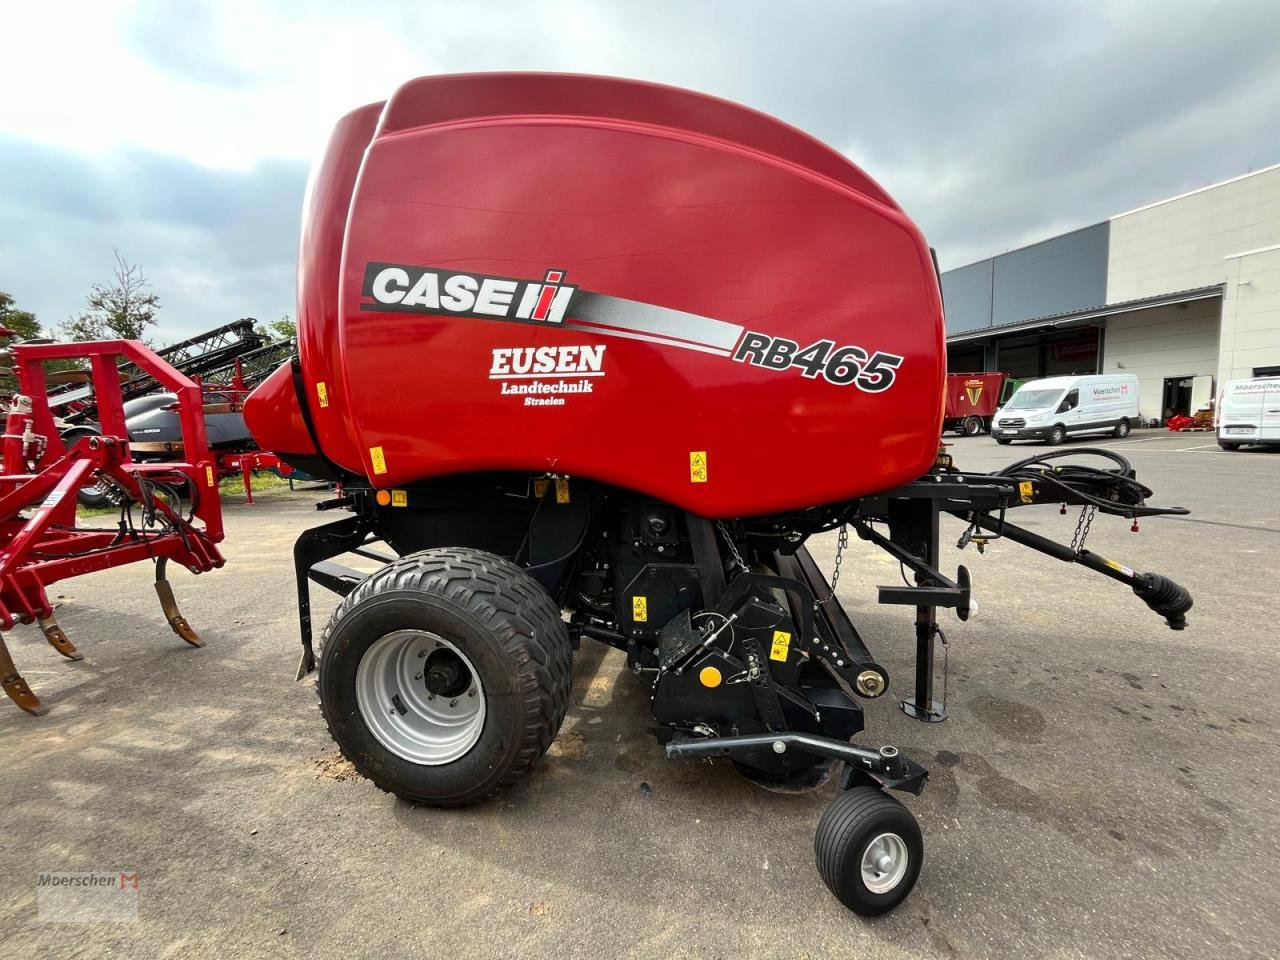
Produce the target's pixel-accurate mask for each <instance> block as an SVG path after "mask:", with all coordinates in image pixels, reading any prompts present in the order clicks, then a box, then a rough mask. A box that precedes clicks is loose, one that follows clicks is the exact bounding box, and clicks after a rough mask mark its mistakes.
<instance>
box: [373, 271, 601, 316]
mask: <svg viewBox="0 0 1280 960" xmlns="http://www.w3.org/2000/svg"><path fill="white" fill-rule="evenodd" d="M577 289H578V288H577V287H571V286H569V285H568V284H566V283H564V271H563V270H548V271H547V272H546V275H545V276H544V277H543V278H542V279H541V280H518V279H513V278H512V277H489V276H485V275H484V274H479V273H455V272H453V271H451V270H441V269H438V268H436V267H413V266H408V265H404V264H395V263H370V264H368V265H367V266H366V267H365V268H364V286H363V287H362V288H361V291H360V292H361V294H363V295H364V296H365V297H368V298H370V299H372V300H373V301H374V302H373V303H362V304H360V309H361V310H378V311H383V312H390V313H429V314H441V313H451V314H454V315H455V316H459V317H475V318H476V319H477V320H515V321H517V322H523V323H562V322H563V321H564V315H565V311H567V310H568V309H569V303H570V301H572V300H573V295H574V293H576V292H577Z"/></svg>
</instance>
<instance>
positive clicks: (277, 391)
mask: <svg viewBox="0 0 1280 960" xmlns="http://www.w3.org/2000/svg"><path fill="white" fill-rule="evenodd" d="M298 319H299V357H298V358H297V359H296V360H295V361H294V362H293V363H292V364H290V365H288V366H285V367H282V368H280V369H279V370H278V371H277V372H276V373H275V374H273V375H272V376H271V377H270V378H269V379H268V380H267V381H266V382H265V383H264V384H263V385H262V386H261V387H260V388H259V389H258V391H257V392H256V393H254V394H253V395H252V396H251V397H250V398H249V401H248V403H247V406H246V410H245V413H246V417H247V419H248V421H249V425H250V427H251V429H252V430H253V431H254V433H255V435H256V437H257V439H258V441H259V443H260V444H261V446H262V447H263V448H265V449H270V450H274V451H277V452H278V453H279V455H280V456H281V457H282V458H283V459H285V460H287V461H289V462H291V463H293V464H294V465H295V466H297V467H300V468H302V469H304V470H306V471H307V472H308V473H311V474H313V475H319V476H328V477H330V478H332V479H334V480H337V481H340V482H341V485H342V486H341V490H342V493H341V496H340V497H338V498H337V499H335V500H332V501H329V502H327V503H324V504H321V507H323V508H334V507H337V508H345V509H347V510H349V511H350V512H349V515H346V516H343V517H342V518H341V519H339V520H337V521H334V522H331V523H328V524H325V525H323V526H320V527H317V528H315V529H312V530H308V531H307V532H305V533H304V534H303V535H302V536H301V537H300V538H299V540H298V542H297V545H296V547H295V551H294V557H295V564H296V567H297V575H298V589H299V601H300V613H301V630H302V642H303V656H302V662H301V665H300V669H299V676H302V675H304V674H306V673H308V672H310V671H311V670H312V669H313V668H315V667H316V666H317V665H318V669H319V679H318V683H319V691H320V696H321V703H322V707H323V711H324V716H325V719H326V721H327V723H328V726H329V729H330V732H331V733H332V735H333V737H334V739H335V740H336V741H337V743H338V744H339V746H340V747H341V749H342V751H343V753H344V754H345V755H346V756H347V757H348V758H349V759H350V760H351V761H352V762H353V763H354V764H355V766H356V767H357V769H359V770H360V772H361V773H363V774H364V775H365V776H367V777H368V778H369V779H371V780H373V781H374V782H375V783H376V784H377V785H378V786H380V787H382V788H384V789H386V790H389V791H392V792H394V793H396V794H398V795H399V796H401V797H403V798H405V799H407V800H410V801H414V802H419V803H427V804H436V805H442V806H454V805H462V804H467V803H472V802H475V801H479V800H482V799H484V798H486V797H488V796H490V795H492V794H493V793H494V792H496V791H498V790H499V789H501V788H502V787H504V786H506V785H508V784H510V783H512V782H513V781H515V780H516V779H518V778H520V777H522V776H524V775H525V774H527V773H528V772H529V770H530V768H531V767H532V766H533V764H535V763H536V762H537V760H538V758H539V757H540V756H541V755H542V753H543V752H544V751H545V750H546V749H547V747H548V745H549V744H550V743H551V741H552V739H553V738H554V737H555V735H556V732H557V730H558V728H559V726H560V723H561V721H562V719H563V718H564V715H565V711H566V709H567V706H568V702H569V690H570V670H571V662H572V652H573V650H574V649H575V648H577V646H578V645H579V643H580V642H582V641H583V640H591V641H598V642H602V643H605V644H608V645H611V646H614V647H617V648H619V649H620V650H623V651H625V652H626V654H627V658H628V663H629V665H630V667H631V668H632V670H633V671H634V672H635V673H636V674H637V675H638V676H639V678H640V682H642V683H644V684H645V685H646V687H647V688H648V689H649V691H650V693H651V699H652V709H653V714H654V717H655V719H656V720H657V722H658V724H659V726H660V729H662V730H663V731H664V734H663V739H664V740H665V742H666V751H667V754H668V755H669V756H671V757H688V758H694V757H704V758H705V757H726V758H729V759H730V760H731V761H732V762H733V763H734V764H735V766H736V767H737V768H738V769H739V770H740V771H741V772H742V773H743V774H744V775H746V776H747V777H749V778H750V779H752V780H755V781H757V782H759V783H762V784H764V785H765V786H768V787H772V788H778V789H803V788H810V787H814V786H817V785H819V784H821V783H823V782H824V781H825V780H826V779H827V778H828V777H829V776H830V775H831V774H832V773H834V772H835V769H836V767H837V765H840V764H842V765H843V766H842V773H841V775H842V781H841V785H842V787H843V789H842V790H841V791H840V792H839V793H838V795H837V796H836V799H835V800H834V801H833V803H832V804H831V806H830V808H829V809H828V811H827V812H826V814H825V815H824V816H823V818H822V821H821V823H820V824H819V827H818V833H817V841H816V848H817V861H818V868H819V871H820V873H821V874H822V877H823V880H824V881H825V882H826V883H827V885H828V887H830V889H831V890H832V891H833V892H834V893H835V895H836V896H837V897H839V899H840V900H841V901H842V902H844V903H845V904H846V905H847V906H849V907H850V908H852V909H854V910H856V911H858V912H860V913H866V914H870V913H878V912H882V911H884V910H887V909H890V908H891V907H893V906H894V905H895V904H897V903H898V902H899V901H901V899H902V898H903V897H905V896H906V895H907V893H908V892H909V891H910V889H911V887H912V885H913V884H914V883H915V880H916V877H917V875H918V873H919V869H920V864H921V858H922V841H921V834H920V830H919V827H918V826H917V825H916V822H915V820H914V818H913V817H912V816H911V814H910V813H909V812H908V811H907V810H906V808H905V807H904V806H903V805H902V804H900V803H899V802H898V801H897V800H896V799H894V798H893V797H892V796H891V795H890V794H889V793H887V792H886V791H885V789H884V788H890V789H894V790H906V791H911V792H916V793H918V792H919V791H920V790H921V788H922V787H923V786H924V784H925V780H926V777H927V773H926V771H925V770H924V769H923V768H922V767H921V766H920V765H919V764H917V763H915V762H914V761H912V760H910V759H909V758H907V757H905V756H903V755H901V754H900V753H899V752H898V751H897V750H896V749H894V748H893V747H890V746H881V747H878V748H873V747H865V746H859V745H857V744H855V743H854V742H853V741H854V738H855V737H856V736H857V735H858V734H859V733H861V731H862V730H863V709H862V701H864V700H869V699H875V698H878V697H881V696H883V695H884V694H885V692H886V691H887V690H888V689H889V682H890V678H889V676H888V673H887V671H886V670H885V668H884V666H883V665H882V664H880V663H879V662H878V661H877V660H876V658H875V656H874V655H873V654H872V653H871V652H870V651H869V650H868V649H867V647H866V646H865V644H864V643H863V641H862V639H861V637H860V636H859V634H858V631H857V629H856V627H855V626H854V624H853V623H852V622H851V620H850V618H849V616H848V615H847V614H846V612H845V611H844V610H843V608H842V607H841V605H840V601H839V599H838V598H837V597H836V595H835V583H834V581H835V580H836V579H837V577H838V571H839V565H838V564H839V560H838V561H837V566H836V572H835V574H833V576H832V578H831V581H828V580H827V578H826V577H825V576H824V574H823V573H822V572H821V571H820V570H819V568H818V566H817V565H816V564H815V563H814V561H813V559H812V558H811V556H810V555H809V552H808V550H807V549H806V546H805V543H806V540H807V539H808V538H809V537H810V536H812V535H814V534H817V533H821V532H823V531H831V530H839V531H840V536H839V551H840V553H839V554H838V556H842V555H843V554H844V552H845V550H846V547H847V546H848V544H849V541H850V539H851V538H850V536H849V533H850V531H852V532H853V534H854V535H855V537H856V540H857V541H858V542H863V543H867V544H870V545H873V546H875V547H877V548H878V549H882V550H885V551H887V552H888V553H889V554H890V555H891V556H893V557H894V558H895V559H897V560H899V561H901V563H902V565H903V569H904V570H909V571H910V573H911V578H910V581H909V582H907V583H904V584H902V585H895V586H885V587H881V588H880V591H879V600H880V602H882V603H890V604H902V605H905V606H908V607H912V608H914V614H915V641H916V655H917V656H916V669H915V673H914V677H912V678H908V687H909V689H910V694H909V695H908V696H906V697H905V698H904V699H903V700H902V702H901V706H902V709H903V710H905V711H906V712H907V713H908V715H910V716H912V717H915V718H917V719H919V720H923V721H937V720H941V719H942V718H943V716H944V714H945V709H944V704H943V703H942V702H941V701H940V700H939V699H938V697H937V696H936V695H935V693H934V687H933V681H934V673H935V671H934V661H933V657H934V646H935V642H936V641H937V640H938V638H939V636H940V631H939V629H938V626H937V622H936V614H937V609H938V608H939V607H944V608H951V609H952V610H954V611H955V613H956V614H957V615H958V616H959V617H960V618H961V619H966V618H967V617H968V615H969V614H970V612H971V611H972V610H973V609H974V606H975V605H974V603H973V600H972V599H971V593H970V584H969V576H968V573H967V572H966V570H965V569H964V568H963V567H961V568H960V569H959V571H958V572H957V574H956V575H955V576H954V577H951V576H948V575H947V574H945V573H943V572H942V570H941V569H940V567H939V562H938V548H939V519H940V517H941V516H942V515H943V514H949V515H951V516H955V517H958V518H960V519H962V520H963V521H964V522H965V523H966V524H967V527H966V529H965V533H964V535H963V537H962V538H961V543H960V545H961V546H964V545H965V544H967V543H969V542H975V541H976V542H977V543H978V545H979V547H981V546H982V545H983V544H984V543H985V542H987V541H988V540H991V539H997V538H1002V539H1005V540H1010V541H1014V542H1016V543H1020V544H1024V545H1026V546H1029V547H1031V548H1033V549H1036V550H1039V551H1042V552H1044V553H1047V554H1049V555H1050V556H1053V557H1056V558H1058V559H1061V560H1064V561H1068V562H1072V563H1077V564H1081V565H1083V566H1085V567H1088V568H1090V569H1092V570H1095V571H1097V572H1099V573H1102V574H1104V575H1106V576H1108V577H1111V578H1112V579H1115V580H1118V581H1120V582H1122V583H1124V584H1126V585H1128V586H1130V587H1131V588H1132V589H1133V591H1134V592H1135V593H1136V594H1137V595H1138V597H1140V598H1141V599H1143V600H1145V601H1146V603H1147V604H1148V606H1150V607H1151V608H1152V609H1154V610H1155V611H1156V612H1157V613H1159V614H1160V615H1162V616H1164V617H1166V618H1167V620H1168V623H1169V625H1170V626H1171V627H1174V628H1175V629H1179V628H1181V627H1182V626H1183V624H1184V615H1185V613H1186V611H1187V610H1188V609H1189V608H1190V606H1191V600H1190V597H1189V596H1188V595H1187V593H1186V591H1185V590H1183V589H1182V588H1181V587H1179V586H1178V585H1176V584H1174V583H1173V582H1172V581H1170V580H1168V579H1167V578H1164V577H1161V576H1159V575H1156V574H1147V573H1138V572H1136V571H1133V570H1131V569H1129V568H1127V567H1125V566H1123V565H1121V564H1119V563H1116V562H1114V561H1111V560H1108V559H1105V558H1103V557H1101V556H1098V555H1097V554H1095V553H1092V552H1091V551H1089V550H1087V549H1086V548H1085V547H1084V536H1083V534H1087V529H1088V523H1087V522H1085V521H1087V520H1092V518H1093V515H1094V513H1095V512H1101V513H1104V514H1113V515H1118V516H1123V517H1127V518H1134V519H1135V520H1136V518H1137V517H1139V516H1144V515H1150V514H1155V513H1169V512H1174V511H1173V510H1170V509H1161V508H1155V507H1151V506H1148V505H1147V504H1146V499H1147V496H1148V495H1149V494H1150V491H1149V490H1147V489H1146V488H1145V487H1143V486H1142V485H1141V484H1139V483H1138V482H1137V480H1136V479H1135V477H1134V474H1133V471H1132V469H1131V468H1130V467H1129V465H1128V464H1127V463H1126V462H1124V461H1123V460H1121V459H1120V458H1118V457H1116V456H1115V455H1114V454H1112V453H1109V452H1106V451H1101V452H1095V454H1094V456H1095V457H1097V456H1102V457H1106V458H1110V459H1108V460H1106V461H1105V462H1103V463H1101V464H1097V463H1096V461H1095V465H1090V464H1087V463H1080V462H1079V460H1078V458H1073V460H1072V461H1070V462H1064V461H1062V460H1061V459H1060V458H1061V457H1063V454H1062V453H1061V452H1056V453H1051V454H1048V455H1047V456H1044V457H1037V458H1032V459H1029V460H1024V461H1020V462H1018V463H1015V464H1013V465H1011V466H1010V467H1008V468H1006V469H1005V470H1003V471H999V472H997V473H995V474H978V473H967V472H964V471H962V470H960V469H958V468H957V467H956V466H954V465H953V464H952V463H951V461H950V458H949V457H948V456H946V455H945V454H940V453H939V449H938V436H939V428H940V426H941V420H942V415H943V380H944V375H945V356H946V354H945V349H944V333H943V313H942V300H941V296H940V292H939V282H938V275H937V271H936V268H935V265H934V260H933V257H932V254H931V251H930V249H929V247H928V245H927V244H926V243H925V240H924V238H923V237H922V236H921V234H920V231H919V230H918V229H917V228H916V227H915V225H914V224H913V223H912V222H911V220H910V219H908V217H907V216H906V215H905V214H904V213H903V212H902V210H901V209H900V208H899V207H898V206H897V204H895V203H894V202H893V200H892V199H891V198H890V197H889V196H888V195H887V194H886V193H885V192H884V190H882V189H881V188H880V187H879V186H877V185H876V184H875V183H874V182H873V181H872V180H871V179H870V178H869V177H867V176H866V175H865V174H864V173H863V172H862V171H860V170H859V169H857V168H856V167H854V166H853V165H851V164H850V163H849V162H848V161H847V160H846V159H845V158H844V157H842V156H841V155H840V154H838V153H836V152H835V151H833V150H831V149H829V148H827V147H825V146H823V145H822V144H820V143H818V142H817V141H815V140H813V139H811V138H809V137H808V136H806V135H804V134H802V133H800V132H798V131H796V130H794V129H792V128H790V127H788V126H786V125H784V124H781V123H779V122H777V121H775V120H773V119H771V118H769V117H766V116H764V115H762V114H759V113H756V112H754V111H751V110H748V109H745V108H743V107H740V106H736V105H734V104H731V103H726V102H724V101H720V100H715V99H712V98H709V97H705V96H700V95H698V94H695V93H690V92H686V91H682V90H676V89H670V88H666V87H660V86H655V85H650V84H644V83H636V82H629V81H622V80H613V79H602V78H592V77H581V76H558V75H475V76H456V77H430V78H424V79H419V80H415V81H413V82H410V83H408V84H406V85H405V86H403V87H401V88H400V89H399V90H398V91H397V92H396V93H395V94H394V96H392V98H391V99H390V100H388V101H387V102H385V103H377V104H371V105H369V106H366V107H364V108H361V109H359V110H356V111H354V112H353V113H351V114H349V115H348V116H346V117H345V118H343V119H342V120H341V121H340V122H339V124H338V126H337V128H336V130H335V131H334V133H333V136H332V139H331V141H330V143H329V146H328V149H327V152H326V153H325V155H324V158H323V160H322V162H321V163H320V164H319V166H318V167H317V168H316V169H315V171H314V173H313V176H312V180H311V184H310V186H309V192H308V197H307V203H306V209H305V213H304V220H303V233H302V244H301V257H300V264H299V305H298ZM1084 452H1085V451H1074V452H1073V453H1074V454H1080V453H1084ZM1051 461H1052V462H1051ZM1042 503H1049V504H1064V505H1066V504H1070V505H1074V506H1078V507H1080V508H1081V511H1082V517H1081V519H1082V524H1081V531H1082V532H1083V534H1081V535H1078V536H1077V539H1076V542H1074V543H1073V544H1071V545H1064V544H1060V543H1056V542H1054V541H1051V540H1048V539H1046V538H1044V537H1041V536H1039V535H1038V534H1035V533H1032V532H1030V531H1028V530H1026V529H1023V528H1022V527H1019V526H1017V525H1016V524H1014V523H1012V522H1010V520H1009V519H1008V518H1007V514H1008V512H1009V511H1011V510H1013V509H1015V508H1020V507H1023V506H1027V505H1033V504H1042ZM375 541H381V542H383V543H385V544H386V545H388V546H389V547H390V548H391V549H392V550H393V551H394V553H395V554H396V555H397V556H395V557H392V556H389V555H387V554H386V553H385V552H382V551H380V550H376V549H372V548H371V545H372V544H373V543H374V542H375ZM346 552H355V553H358V554H361V555H363V556H365V557H374V558H378V559H380V560H384V561H386V563H385V566H383V567H382V568H381V569H380V570H379V571H378V572H376V573H374V574H372V575H364V574H361V573H357V572H355V571H354V570H351V569H349V568H346V567H343V566H341V565H340V564H337V563H335V562H334V561H333V560H332V559H331V558H333V557H336V556H338V555H340V554H342V553H346ZM310 582H316V583H319V584H322V585H324V586H326V587H328V588H330V589H332V590H334V591H336V592H337V593H339V594H341V595H343V597H344V599H343V601H342V603H341V604H340V606H339V607H338V609H337V610H336V612H335V613H334V615H333V617H332V619H331V620H330V622H329V626H328V628H327V629H326V631H325V638H324V642H323V645H322V648H321V649H320V650H318V651H314V652H313V647H312V627H311V622H310V605H309V583H310ZM317 660H318V664H317Z"/></svg>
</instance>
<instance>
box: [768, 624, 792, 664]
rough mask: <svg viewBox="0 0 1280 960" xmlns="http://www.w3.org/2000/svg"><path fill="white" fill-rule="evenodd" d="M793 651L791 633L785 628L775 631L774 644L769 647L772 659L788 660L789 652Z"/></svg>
mask: <svg viewBox="0 0 1280 960" xmlns="http://www.w3.org/2000/svg"><path fill="white" fill-rule="evenodd" d="M790 651H791V634H789V633H787V631H785V630H775V631H773V646H772V647H770V648H769V659H770V660H782V661H783V662H786V659H787V654H788V653H789V652H790Z"/></svg>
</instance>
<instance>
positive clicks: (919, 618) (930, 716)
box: [899, 500, 947, 723]
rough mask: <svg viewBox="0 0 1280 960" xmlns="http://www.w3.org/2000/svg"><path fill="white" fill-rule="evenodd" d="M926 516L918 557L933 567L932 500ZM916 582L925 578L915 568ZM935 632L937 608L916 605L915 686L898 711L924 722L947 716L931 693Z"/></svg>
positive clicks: (936, 526) (935, 536) (935, 562)
mask: <svg viewBox="0 0 1280 960" xmlns="http://www.w3.org/2000/svg"><path fill="white" fill-rule="evenodd" d="M925 509H927V511H928V517H927V518H922V519H924V523H923V524H922V526H923V527H924V529H923V530H921V531H920V532H921V533H922V534H923V535H924V536H923V538H922V539H923V543H922V544H921V545H922V546H923V547H924V550H923V557H922V559H923V560H924V561H925V562H926V563H927V564H928V565H929V566H930V567H933V568H934V569H937V566H938V538H939V524H938V517H939V513H940V511H939V510H938V504H937V501H936V500H931V501H929V502H928V504H927V506H926V507H925ZM915 581H916V585H917V586H923V585H924V584H925V583H927V582H928V581H927V579H926V578H925V577H924V575H923V574H921V573H920V572H919V571H917V572H916V575H915ZM937 635H938V608H937V606H935V605H933V604H919V605H917V606H916V689H915V693H914V694H913V695H912V696H909V697H904V698H903V700H902V703H901V704H900V705H899V706H901V708H902V712H903V713H905V714H906V715H907V716H908V717H911V718H912V719H913V720H920V721H922V722H924V723H941V722H942V721H943V720H945V719H947V705H946V704H945V703H943V702H942V701H941V700H937V699H934V696H933V654H934V639H935V637H937Z"/></svg>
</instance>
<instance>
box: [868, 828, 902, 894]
mask: <svg viewBox="0 0 1280 960" xmlns="http://www.w3.org/2000/svg"><path fill="white" fill-rule="evenodd" d="M907 860H908V854H907V845H906V843H905V842H904V841H903V839H902V838H901V837H900V836H898V835H897V834H896V833H882V834H880V835H879V836H878V837H876V838H875V839H874V840H872V841H871V842H870V843H869V844H867V848H866V849H865V850H864V851H863V852H862V885H863V886H864V887H866V888H867V889H868V890H870V891H871V892H872V893H888V892H889V891H890V890H892V889H893V888H894V887H896V886H897V885H898V884H900V883H901V882H902V878H903V877H905V876H906V875H907Z"/></svg>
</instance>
